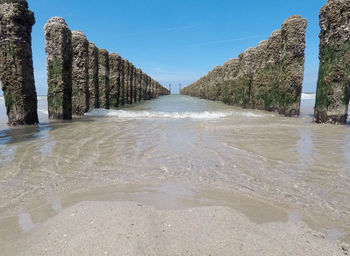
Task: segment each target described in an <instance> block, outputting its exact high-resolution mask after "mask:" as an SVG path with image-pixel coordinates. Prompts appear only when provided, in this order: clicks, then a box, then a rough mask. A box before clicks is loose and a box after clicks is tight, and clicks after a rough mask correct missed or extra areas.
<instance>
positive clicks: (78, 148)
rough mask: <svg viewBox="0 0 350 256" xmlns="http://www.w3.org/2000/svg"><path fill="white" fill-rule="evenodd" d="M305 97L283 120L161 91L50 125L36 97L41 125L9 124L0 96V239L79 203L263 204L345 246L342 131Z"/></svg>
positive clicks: (349, 157)
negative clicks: (319, 119) (318, 118)
mask: <svg viewBox="0 0 350 256" xmlns="http://www.w3.org/2000/svg"><path fill="white" fill-rule="evenodd" d="M313 104H314V99H313V97H312V96H310V95H304V99H303V104H302V114H301V117H300V118H285V117H283V116H279V115H278V114H275V113H268V112H263V111H257V110H245V109H241V108H236V107H232V106H227V105H224V104H222V103H219V102H211V101H206V100H201V99H196V98H190V97H187V96H179V95H171V96H164V97H161V98H159V99H156V100H151V101H147V102H143V103H140V104H137V105H134V106H131V107H127V108H125V109H123V110H93V111H92V112H90V113H88V114H87V115H86V116H85V117H82V118H75V119H74V121H71V122H49V121H48V119H47V110H46V109H47V103H46V98H45V97H39V115H40V121H41V124H40V125H39V126H37V127H24V128H23V127H22V128H15V129H10V128H8V127H7V125H6V121H7V118H6V114H5V107H4V103H3V100H1V99H0V195H1V197H0V241H1V240H2V239H1V236H3V237H2V238H4V236H5V235H6V236H7V237H8V238H9V237H10V238H11V234H12V233H11V231H12V230H13V236H15V234H16V235H17V234H18V230H20V231H21V232H24V233H25V232H29V231H30V230H31V229H32V228H33V227H35V225H37V223H40V221H43V220H45V218H48V217H49V216H52V215H54V214H56V213H58V212H60V211H61V210H62V208H64V207H66V206H68V205H70V204H73V203H74V202H77V201H80V200H135V201H142V202H146V203H150V204H153V205H155V206H157V207H165V208H177V207H186V206H193V205H196V204H199V205H206V204H214V205H215V204H216V205H230V204H233V205H234V207H236V208H239V209H240V210H242V211H246V213H247V214H248V215H250V217H252V218H253V219H254V217H255V219H256V220H257V221H259V219H260V220H261V219H262V220H266V221H269V220H270V219H271V220H273V219H274V217H273V214H275V215H276V216H277V215H278V212H279V211H278V210H271V211H269V210H268V209H269V207H271V209H272V208H273V209H275V208H276V209H283V211H284V210H285V211H286V212H287V213H288V214H287V215H286V217H281V216H277V217H276V219H277V220H283V221H284V220H285V221H287V220H288V219H289V220H293V221H299V220H304V221H306V222H307V223H309V224H310V225H311V226H314V227H316V228H318V229H320V230H322V231H324V232H325V233H327V235H328V237H329V238H330V239H338V238H342V239H343V240H346V241H350V200H349V198H350V127H349V125H347V126H333V125H317V124H314V123H312V111H313V110H312V107H313ZM245 197H247V199H244V200H243V199H242V198H245ZM253 199H254V200H255V201H252V202H250V201H249V200H253ZM247 202H249V203H247ZM258 202H265V203H266V204H268V205H270V206H269V207H266V206H265V210H264V211H263V210H262V211H261V212H259V209H262V208H264V207H263V206H261V205H260V204H259V203H258ZM264 205H265V204H264ZM274 207H275V208H274ZM264 214H265V216H263V215H264ZM259 215H260V216H259ZM285 218H286V219H285ZM3 241H4V239H3ZM1 246H4V245H1V242H0V248H1Z"/></svg>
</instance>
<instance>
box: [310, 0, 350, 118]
mask: <svg viewBox="0 0 350 256" xmlns="http://www.w3.org/2000/svg"><path fill="white" fill-rule="evenodd" d="M320 26H321V33H320V36H319V37H320V54H319V58H320V67H319V74H318V82H317V92H316V104H315V114H314V120H315V122H317V123H332V124H345V123H346V120H347V117H348V106H349V98H350V2H349V1H348V0H328V1H327V3H326V5H325V6H323V7H322V9H321V11H320Z"/></svg>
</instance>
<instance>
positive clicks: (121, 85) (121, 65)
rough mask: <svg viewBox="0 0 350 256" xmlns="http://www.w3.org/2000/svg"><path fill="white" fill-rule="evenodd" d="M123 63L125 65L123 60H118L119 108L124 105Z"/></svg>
mask: <svg viewBox="0 0 350 256" xmlns="http://www.w3.org/2000/svg"><path fill="white" fill-rule="evenodd" d="M124 63H125V60H124V59H123V58H120V93H119V106H124V104H125V90H124V82H125V79H124Z"/></svg>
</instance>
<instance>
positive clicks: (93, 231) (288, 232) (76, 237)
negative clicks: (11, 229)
mask: <svg viewBox="0 0 350 256" xmlns="http://www.w3.org/2000/svg"><path fill="white" fill-rule="evenodd" d="M16 247H17V249H18V251H17V253H18V254H17V255H300V256H305V255H318V256H321V255H325V256H326V255H327V256H328V255H332V256H336V255H346V253H345V251H344V250H343V249H342V248H341V246H340V245H338V244H336V243H331V242H329V241H327V240H326V239H325V236H324V235H323V234H321V233H318V232H315V231H312V230H311V229H309V228H308V227H307V226H306V225H305V224H304V223H303V222H299V223H293V222H285V223H282V222H271V223H263V224H256V223H254V222H252V221H250V220H249V219H248V218H247V217H245V216H244V215H243V214H241V213H239V212H237V211H235V210H233V209H232V208H229V207H198V208H189V209H183V210H158V209H156V208H154V207H149V206H147V205H143V204H140V203H134V202H97V201H90V202H88V201H86V202H81V203H79V204H76V205H74V206H72V207H69V208H67V209H65V210H64V211H62V212H61V213H59V214H58V215H57V216H55V217H53V218H51V219H49V220H48V221H46V222H45V223H43V224H42V225H40V226H38V227H37V228H35V230H34V231H33V232H31V234H30V235H28V236H27V237H25V239H24V240H23V241H19V242H18V244H17V246H16Z"/></svg>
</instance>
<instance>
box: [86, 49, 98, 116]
mask: <svg viewBox="0 0 350 256" xmlns="http://www.w3.org/2000/svg"><path fill="white" fill-rule="evenodd" d="M98 70H99V68H98V48H97V47H96V45H95V44H93V43H89V71H88V73H89V109H92V108H99V107H100V99H99V84H98Z"/></svg>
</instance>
